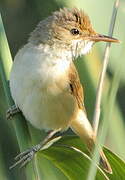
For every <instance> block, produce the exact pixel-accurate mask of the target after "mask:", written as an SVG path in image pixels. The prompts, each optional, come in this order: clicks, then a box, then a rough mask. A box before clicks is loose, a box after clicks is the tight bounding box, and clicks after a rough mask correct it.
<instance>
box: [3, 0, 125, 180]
mask: <svg viewBox="0 0 125 180" xmlns="http://www.w3.org/2000/svg"><path fill="white" fill-rule="evenodd" d="M113 3H114V0H110V1H109V0H105V1H100V0H87V1H86V0H74V1H72V0H46V1H43V0H42V1H40V0H37V1H36V0H11V1H10V0H1V1H0V11H1V13H2V19H3V23H4V27H5V31H6V35H7V38H8V41H9V47H10V50H11V53H12V56H13V57H14V56H15V54H16V52H17V51H18V49H19V48H20V47H21V46H23V45H24V44H25V43H26V41H27V38H28V37H29V33H30V32H31V31H32V30H33V29H34V27H35V26H36V24H37V23H38V22H39V21H40V20H41V19H43V18H45V17H47V16H48V15H50V14H51V12H52V11H55V10H57V9H59V8H60V7H64V6H68V7H74V6H75V7H78V8H82V9H84V10H85V12H86V13H88V14H89V16H90V19H91V21H92V24H93V26H94V28H95V29H96V31H97V32H99V33H101V34H107V32H108V27H109V23H110V17H111V14H112V7H113ZM124 15H125V1H123V0H121V3H120V7H119V11H118V16H117V20H116V26H115V31H114V37H116V38H118V39H120V41H121V43H120V44H113V45H112V48H111V52H110V63H109V68H108V73H107V77H106V81H105V87H104V96H103V107H102V108H103V112H102V114H101V119H103V118H106V117H107V116H106V114H108V113H109V112H111V113H109V114H110V116H109V117H110V118H108V120H109V122H107V123H108V124H109V127H108V128H109V133H108V135H107V139H106V145H108V147H109V148H111V149H112V151H113V152H116V153H117V154H119V156H121V157H123V158H124V157H125V143H124V138H125V134H124V132H125V125H124V121H125V118H124V117H125V101H124V99H125V76H124V70H125V62H124V58H125V51H124V48H125V47H124V46H125V38H124V29H125V23H124ZM0 46H1V47H0V48H2V44H0ZM104 46H105V44H104V43H98V44H97V45H95V47H94V48H93V50H92V52H91V54H90V55H87V56H85V57H84V58H79V59H78V61H77V62H76V66H77V69H78V71H79V74H80V79H81V82H82V84H83V86H84V89H85V90H84V91H85V105H86V108H87V114H88V117H89V119H90V121H91V122H92V117H93V110H94V104H95V93H96V87H97V82H98V77H99V73H100V70H101V64H102V59H103V52H104ZM1 80H2V79H1V76H0V154H1V156H0V164H1V171H0V174H1V176H0V179H9V180H11V179H12V180H17V177H18V180H21V179H24V174H23V170H21V171H20V170H18V169H15V170H12V171H10V170H9V166H10V165H11V164H12V162H13V157H14V156H15V155H16V154H17V153H19V149H18V147H17V140H16V136H15V131H14V128H13V126H12V122H7V121H6V118H5V111H6V109H7V108H8V105H7V102H6V101H5V99H6V98H5V94H4V92H3V84H2V81H1ZM112 82H113V83H112ZM115 87H116V88H115ZM114 89H115V90H114ZM117 91H118V93H117ZM116 93H117V95H116ZM109 100H110V103H109ZM109 104H111V107H110V106H108V105H109ZM107 107H108V110H107ZM21 123H22V122H19V123H18V128H19V126H20V127H21ZM24 124H25V123H24ZM24 126H25V125H24ZM25 127H26V128H27V126H25ZM26 130H27V129H26ZM29 130H30V132H31V139H32V140H30V143H29V144H30V145H29V146H31V145H32V143H36V142H38V141H39V139H40V137H41V136H40V133H39V132H37V133H36V132H35V136H36V135H37V134H38V136H37V138H36V137H35V140H34V131H36V130H34V129H32V128H30V127H29ZM20 132H21V128H20V130H19V134H20ZM22 132H23V131H22ZM24 138H25V134H22V139H21V140H22V141H23V142H25V140H24ZM26 139H27V138H26ZM26 141H27V140H26ZM28 141H29V140H28ZM19 144H20V143H19ZM26 144H27V143H26ZM26 144H25V145H24V146H23V147H22V149H24V147H25V148H27V146H26ZM52 151H53V148H52ZM55 151H56V150H55ZM53 153H55V152H54V151H53ZM107 154H108V150H107ZM39 156H41V153H40V155H39ZM39 156H38V159H39ZM110 157H111V159H113V158H114V156H112V154H110ZM40 158H41V157H40ZM36 159H37V157H36ZM116 160H118V159H117V158H116ZM40 161H42V163H43V165H44V166H40V167H41V168H42V176H43V177H45V180H49V178H48V177H47V175H46V173H49V174H50V177H52V178H51V179H52V180H56V179H58V178H57V176H58V177H59V179H62V180H65V179H67V178H66V177H65V176H64V174H63V173H62V172H60V171H59V170H58V169H57V168H56V167H55V166H54V165H53V163H52V162H50V161H49V160H46V159H45V157H42V160H41V159H40ZM54 161H56V160H54ZM111 161H113V160H111ZM118 161H119V162H120V160H118ZM118 161H117V162H118ZM35 162H36V161H34V163H35ZM114 162H115V160H114ZM116 164H117V163H116ZM31 166H32V165H31ZM28 168H29V169H30V170H31V169H32V167H28ZM115 168H118V167H117V166H116V167H115ZM121 168H122V167H121ZM52 169H53V171H52ZM30 170H29V172H30ZM20 172H21V173H20ZM53 172H54V173H53ZM116 173H117V172H116ZM31 174H32V173H31ZM113 176H114V175H113ZM113 176H111V177H110V178H111V179H112V177H113ZM29 177H30V176H29ZM47 178H48V179H47ZM69 179H70V178H69ZM116 179H118V177H117V178H116ZM119 179H123V177H122V176H121V177H120V178H119Z"/></svg>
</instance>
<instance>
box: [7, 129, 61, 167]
mask: <svg viewBox="0 0 125 180" xmlns="http://www.w3.org/2000/svg"><path fill="white" fill-rule="evenodd" d="M57 132H58V131H57V130H53V131H50V132H49V133H48V135H47V136H46V138H45V139H44V140H43V141H42V142H40V143H39V144H37V145H35V146H33V147H32V148H30V149H27V150H26V151H24V152H21V153H20V154H19V155H17V156H16V157H15V161H16V162H15V163H14V164H13V165H12V166H11V167H10V169H12V168H14V167H16V166H17V165H19V164H20V167H24V166H25V165H26V164H27V163H28V162H29V161H31V160H32V158H33V156H34V155H35V153H36V152H38V151H40V150H41V149H44V146H45V145H47V143H49V142H50V141H51V140H53V139H55V138H56V137H57V136H59V135H57V136H56V133H57Z"/></svg>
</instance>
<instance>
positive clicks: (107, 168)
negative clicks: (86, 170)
mask: <svg viewBox="0 0 125 180" xmlns="http://www.w3.org/2000/svg"><path fill="white" fill-rule="evenodd" d="M99 164H100V166H101V167H102V168H103V169H104V170H105V171H106V172H108V173H110V174H112V168H111V166H110V164H109V162H108V160H107V158H106V156H105V154H104V152H103V151H102V150H101V151H100V161H99Z"/></svg>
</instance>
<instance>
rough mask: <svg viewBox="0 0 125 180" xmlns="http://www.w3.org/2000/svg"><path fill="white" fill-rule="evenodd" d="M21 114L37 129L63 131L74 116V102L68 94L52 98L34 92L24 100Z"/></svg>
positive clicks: (51, 96)
mask: <svg viewBox="0 0 125 180" xmlns="http://www.w3.org/2000/svg"><path fill="white" fill-rule="evenodd" d="M22 112H23V114H24V116H25V117H26V119H27V120H28V121H29V122H30V123H31V124H32V125H33V126H35V127H36V128H38V129H45V130H54V129H60V130H65V129H66V128H68V127H69V125H70V122H71V120H72V118H73V116H74V114H75V100H74V99H73V97H72V95H70V94H69V93H60V94H58V95H56V96H53V95H50V94H49V95H48V94H47V93H42V92H41V93H40V92H39V93H38V92H37V93H36V91H35V92H32V93H30V94H29V96H27V97H26V98H25V101H24V102H23V106H22Z"/></svg>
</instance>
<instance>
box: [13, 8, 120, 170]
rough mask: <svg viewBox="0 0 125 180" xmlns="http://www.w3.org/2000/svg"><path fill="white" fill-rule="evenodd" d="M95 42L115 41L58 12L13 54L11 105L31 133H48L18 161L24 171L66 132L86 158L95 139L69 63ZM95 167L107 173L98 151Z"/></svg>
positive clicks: (74, 13) (76, 15)
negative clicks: (79, 144)
mask: <svg viewBox="0 0 125 180" xmlns="http://www.w3.org/2000/svg"><path fill="white" fill-rule="evenodd" d="M98 41H105V42H118V40H117V39H115V38H112V37H108V36H105V35H100V34H98V33H96V32H95V30H94V29H93V28H92V25H91V23H90V20H89V17H88V16H87V15H86V14H85V13H84V12H83V11H82V10H78V9H76V8H74V9H67V8H64V9H60V10H59V11H56V12H54V13H53V14H52V15H51V16H49V17H48V18H46V19H45V20H43V21H41V22H40V23H39V24H38V26H37V27H36V28H35V30H34V31H33V32H32V33H31V36H30V38H29V40H28V43H27V44H26V45H25V46H24V47H23V48H22V49H20V50H19V52H18V53H17V55H16V57H15V59H14V63H13V67H12V71H11V74H10V90H11V94H12V97H13V99H14V102H15V104H16V106H17V107H18V109H13V110H14V111H16V110H17V112H18V111H19V110H20V111H21V112H22V113H23V115H24V116H25V118H26V119H27V121H29V122H30V123H31V124H32V125H33V126H34V127H36V128H38V129H40V130H42V129H44V130H46V131H51V132H50V133H49V135H48V136H47V138H46V139H45V141H44V142H42V143H40V144H38V145H36V146H34V147H32V148H31V149H29V150H27V151H25V152H23V153H21V154H19V155H18V157H17V159H18V158H19V159H22V160H19V161H17V162H16V163H15V164H14V165H13V166H12V167H14V166H16V165H17V164H19V163H23V165H25V164H26V163H27V162H28V161H30V160H31V159H32V157H33V155H34V154H35V152H37V151H39V150H40V149H41V147H42V146H43V145H45V144H46V142H48V141H49V140H50V139H51V138H52V136H53V135H54V134H55V133H56V132H58V131H65V130H67V129H68V128H69V127H70V128H71V129H72V130H73V131H74V132H75V133H76V134H77V135H78V136H79V137H80V138H81V139H82V140H83V142H84V143H86V145H87V147H88V149H89V151H90V152H92V150H93V147H94V144H95V141H96V140H95V137H94V133H93V129H92V127H91V124H90V123H89V121H88V119H87V115H86V111H85V106H84V97H83V88H82V85H81V83H80V80H79V75H78V72H77V70H76V68H75V66H74V62H73V60H74V59H75V58H77V57H78V56H81V55H84V54H86V53H88V52H89V51H90V50H91V48H92V46H93V44H94V43H95V42H98ZM100 165H101V166H102V168H103V169H104V170H106V171H107V172H109V173H112V169H111V167H110V164H109V163H108V161H107V159H106V157H105V155H104V153H103V151H102V150H101V152H100Z"/></svg>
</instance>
